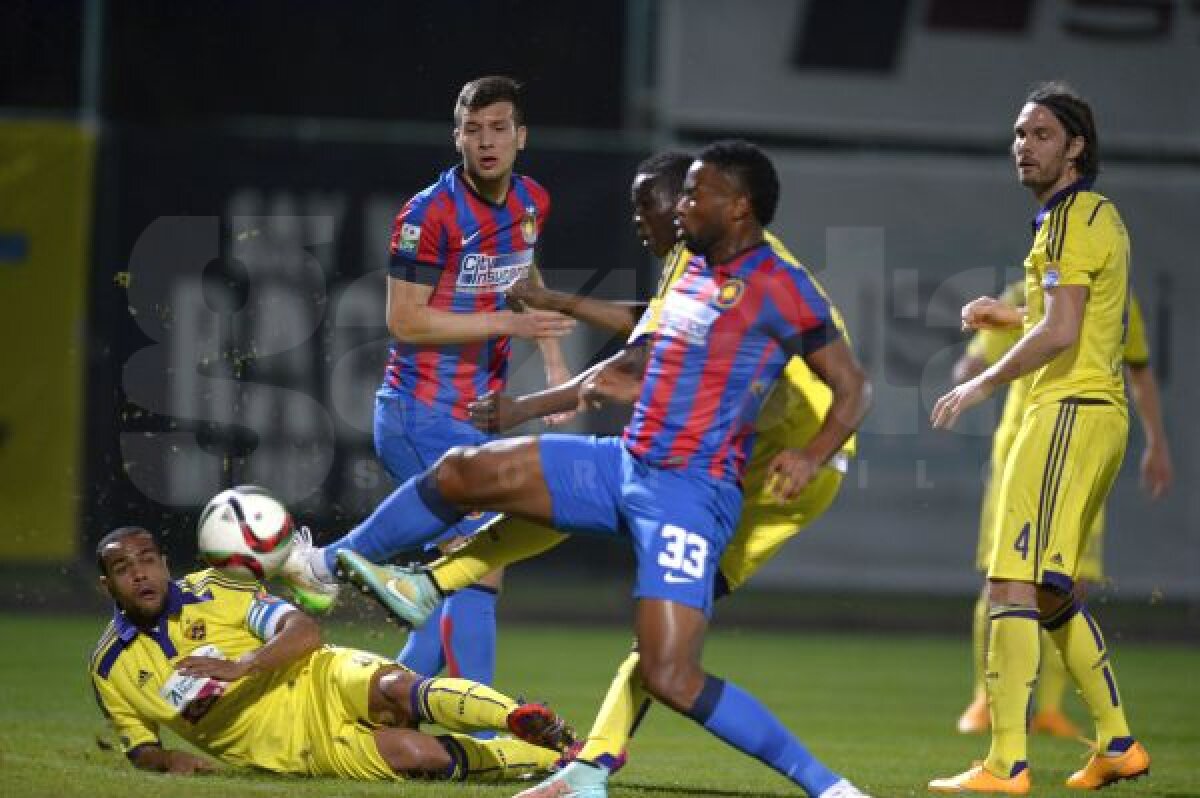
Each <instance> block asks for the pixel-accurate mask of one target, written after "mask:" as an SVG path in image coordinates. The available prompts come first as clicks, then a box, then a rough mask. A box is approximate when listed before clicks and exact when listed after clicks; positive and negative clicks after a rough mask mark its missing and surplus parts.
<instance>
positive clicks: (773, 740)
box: [687, 676, 841, 796]
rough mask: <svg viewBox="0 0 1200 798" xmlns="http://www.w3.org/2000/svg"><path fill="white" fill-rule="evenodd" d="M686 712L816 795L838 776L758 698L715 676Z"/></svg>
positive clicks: (705, 726) (839, 777)
mask: <svg viewBox="0 0 1200 798" xmlns="http://www.w3.org/2000/svg"><path fill="white" fill-rule="evenodd" d="M687 715H688V716H690V717H691V718H692V720H694V721H696V722H697V723H699V724H701V725H702V726H704V728H706V729H708V730H709V731H710V732H712V733H713V734H715V735H716V736H717V737H720V738H721V739H722V740H724V741H725V742H727V743H729V744H730V745H732V746H733V747H734V748H736V749H738V750H739V751H741V752H743V753H746V754H749V755H750V756H752V757H754V758H755V759H758V760H759V761H760V762H763V763H764V764H767V765H770V766H771V767H772V768H774V769H775V770H777V771H778V772H780V773H782V774H783V775H784V776H786V777H787V778H789V779H791V780H792V781H794V782H795V783H797V784H799V785H800V786H801V787H803V788H804V789H805V791H806V792H808V794H809V795H812V796H817V795H820V794H821V793H823V792H824V791H825V790H827V789H829V788H830V787H832V786H833V785H834V784H835V783H836V782H837V781H838V780H839V779H841V776H839V775H838V774H836V773H834V772H833V771H831V770H830V769H829V768H827V767H825V766H824V765H822V764H821V763H820V762H819V761H817V759H816V758H815V757H813V755H812V754H810V753H809V752H808V749H807V748H805V747H804V744H803V743H801V742H800V741H799V740H798V739H796V736H795V735H793V734H792V733H791V732H790V731H788V730H787V729H786V728H785V727H784V725H783V724H782V723H780V722H779V720H778V719H777V718H776V717H775V716H774V715H772V714H771V712H770V710H768V709H767V708H766V707H765V706H763V705H762V704H761V703H759V701H758V699H756V698H754V696H752V695H750V694H749V693H747V692H745V691H744V690H742V689H741V688H739V687H738V686H737V685H735V684H731V683H729V682H726V681H722V680H721V679H718V678H716V677H715V676H709V677H708V678H707V680H706V681H705V683H704V689H703V690H701V691H700V695H699V696H698V697H697V698H696V703H695V704H694V705H693V706H692V708H691V710H689V711H688V712H687Z"/></svg>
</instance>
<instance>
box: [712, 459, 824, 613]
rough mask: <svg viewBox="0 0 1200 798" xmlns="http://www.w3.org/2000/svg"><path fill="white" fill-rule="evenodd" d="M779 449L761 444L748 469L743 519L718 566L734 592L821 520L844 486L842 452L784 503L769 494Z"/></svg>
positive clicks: (745, 482) (745, 480) (745, 481)
mask: <svg viewBox="0 0 1200 798" xmlns="http://www.w3.org/2000/svg"><path fill="white" fill-rule="evenodd" d="M760 443H761V442H760ZM777 453H778V449H776V450H774V451H772V450H771V447H770V446H769V445H765V446H764V445H759V446H756V447H755V449H754V457H753V459H751V461H750V467H749V468H748V469H747V470H746V477H745V479H744V480H743V485H744V486H745V499H744V500H743V502H742V517H741V520H740V521H739V522H738V526H737V529H736V530H735V531H734V533H733V540H731V541H730V542H729V546H728V547H727V548H726V549H725V553H724V554H723V555H722V556H721V563H720V566H719V569H720V573H721V575H722V576H723V577H724V578H725V584H726V585H727V586H728V588H729V590H730V592H732V591H734V590H736V589H737V588H739V587H741V586H742V585H744V584H745V583H746V580H747V579H749V578H750V577H751V575H752V574H754V572H755V571H757V570H758V569H759V568H761V567H762V564H763V563H765V562H766V561H767V560H769V559H771V557H773V556H775V552H777V551H778V550H779V547H780V546H782V545H783V544H784V543H786V542H787V541H788V540H790V539H791V538H792V536H793V535H795V534H796V533H797V532H799V531H800V530H801V529H803V528H804V527H806V526H808V525H809V524H811V523H812V522H813V521H815V520H816V519H818V518H820V517H821V514H822V513H824V512H825V511H826V510H827V509H828V508H829V505H831V504H833V500H834V499H835V498H836V497H837V494H838V489H839V488H840V487H841V486H842V476H843V472H844V471H845V470H846V457H845V455H842V454H838V455H836V456H835V459H834V461H833V462H832V463H831V464H829V465H826V466H825V467H824V468H822V469H821V470H820V471H818V472H817V475H816V476H815V477H814V478H813V481H812V482H810V483H809V484H808V486H807V487H805V488H804V490H803V491H801V493H800V495H799V496H797V497H796V499H795V500H794V501H790V502H788V503H787V504H779V503H778V502H776V501H775V500H774V499H773V498H771V496H769V495H768V494H767V492H766V475H767V467H768V466H769V465H770V462H771V459H772V458H773V457H774V456H775V454H777Z"/></svg>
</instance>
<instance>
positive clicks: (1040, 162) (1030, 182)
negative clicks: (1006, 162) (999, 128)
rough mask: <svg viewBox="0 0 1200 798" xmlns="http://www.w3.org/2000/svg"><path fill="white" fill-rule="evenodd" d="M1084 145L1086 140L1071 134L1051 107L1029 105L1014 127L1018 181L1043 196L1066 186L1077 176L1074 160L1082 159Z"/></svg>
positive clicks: (1022, 111) (1023, 109)
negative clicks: (1080, 157) (1072, 161)
mask: <svg viewBox="0 0 1200 798" xmlns="http://www.w3.org/2000/svg"><path fill="white" fill-rule="evenodd" d="M1083 144H1084V141H1083V139H1082V138H1079V137H1074V138H1072V137H1070V136H1068V135H1067V130H1066V128H1064V127H1063V125H1062V122H1059V121H1058V117H1056V116H1055V115H1054V112H1053V111H1051V110H1050V109H1049V108H1047V107H1046V106H1044V105H1038V104H1037V103H1026V104H1025V107H1023V108H1022V109H1021V113H1020V114H1018V115H1017V121H1016V123H1015V124H1014V125H1013V145H1012V152H1013V160H1014V161H1015V162H1016V166H1017V179H1019V180H1020V181H1021V185H1023V186H1027V187H1028V188H1031V189H1033V191H1034V193H1036V194H1039V195H1040V194H1044V193H1046V192H1053V191H1055V190H1057V189H1058V188H1062V187H1065V185H1066V183H1068V182H1069V181H1070V180H1072V179H1073V178H1074V174H1075V173H1074V171H1073V169H1072V164H1071V159H1072V158H1076V157H1078V156H1079V154H1080V153H1081V152H1082V150H1083Z"/></svg>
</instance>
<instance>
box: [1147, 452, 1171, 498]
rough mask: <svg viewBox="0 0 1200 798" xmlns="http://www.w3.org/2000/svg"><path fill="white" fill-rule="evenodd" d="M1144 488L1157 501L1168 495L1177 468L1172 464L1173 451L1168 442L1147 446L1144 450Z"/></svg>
mask: <svg viewBox="0 0 1200 798" xmlns="http://www.w3.org/2000/svg"><path fill="white" fill-rule="evenodd" d="M1141 475H1142V489H1143V490H1145V491H1146V493H1149V494H1150V498H1151V499H1154V500H1155V501H1157V500H1158V499H1161V498H1162V497H1163V496H1166V495H1167V491H1169V490H1170V489H1171V483H1172V482H1173V481H1174V480H1175V469H1174V468H1173V467H1172V465H1171V453H1170V452H1168V451H1167V447H1166V444H1160V445H1157V446H1147V447H1146V450H1145V451H1144V452H1142V467H1141Z"/></svg>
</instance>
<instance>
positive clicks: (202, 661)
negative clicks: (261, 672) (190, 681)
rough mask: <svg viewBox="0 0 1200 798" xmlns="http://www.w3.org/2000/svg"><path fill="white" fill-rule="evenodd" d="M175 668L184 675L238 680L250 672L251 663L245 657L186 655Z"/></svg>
mask: <svg viewBox="0 0 1200 798" xmlns="http://www.w3.org/2000/svg"><path fill="white" fill-rule="evenodd" d="M175 670H177V671H179V672H180V673H181V674H183V675H184V676H203V677H206V678H209V679H219V680H220V681H222V682H236V681H237V680H238V679H240V678H242V677H243V676H245V675H246V674H248V673H249V672H250V670H251V663H250V661H248V660H245V659H220V658H219V657H184V658H183V659H181V660H179V662H178V663H177V664H176V665H175Z"/></svg>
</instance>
